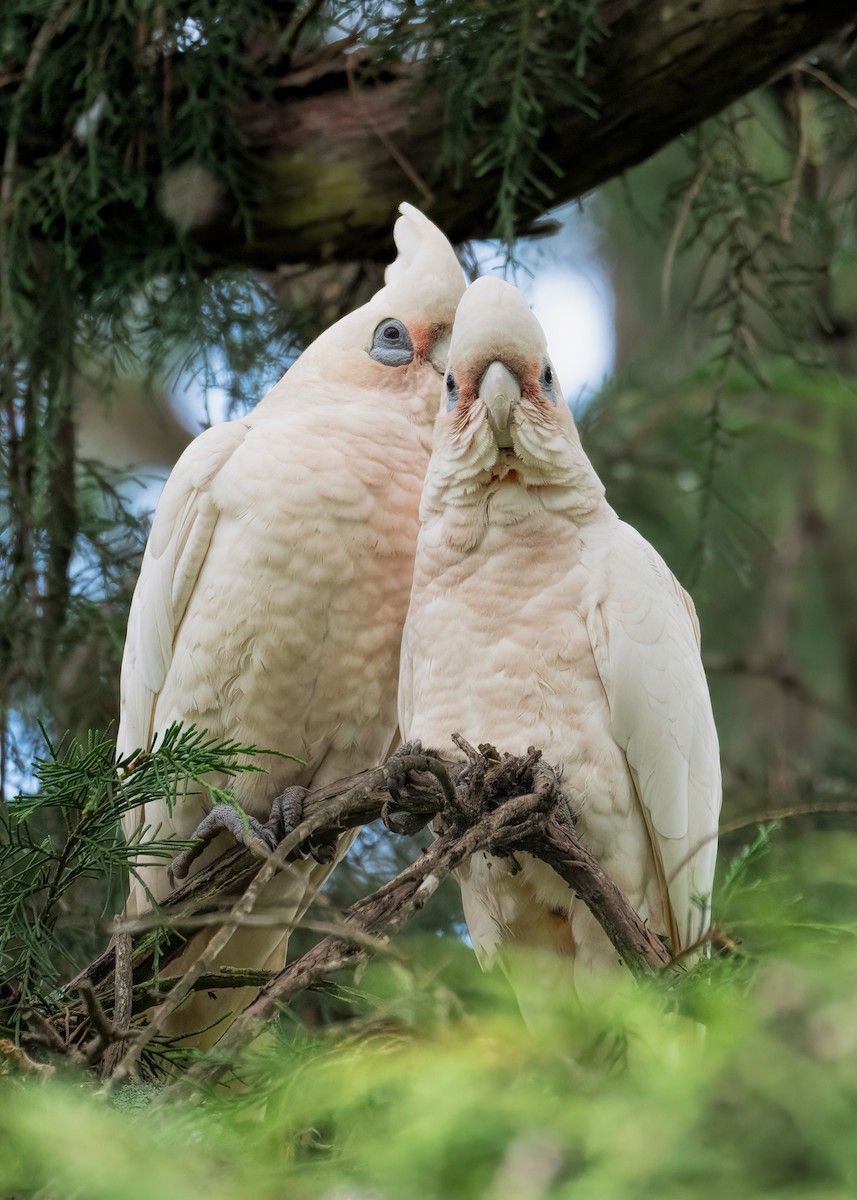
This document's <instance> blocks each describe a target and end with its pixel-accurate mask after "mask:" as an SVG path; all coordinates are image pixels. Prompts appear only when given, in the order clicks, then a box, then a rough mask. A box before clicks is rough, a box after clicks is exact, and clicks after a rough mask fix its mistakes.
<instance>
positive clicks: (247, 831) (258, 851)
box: [167, 787, 333, 888]
mask: <svg viewBox="0 0 857 1200" xmlns="http://www.w3.org/2000/svg"><path fill="white" fill-rule="evenodd" d="M305 795H306V788H302V787H290V788H286V790H285V791H284V792H283V793H282V794H281V795H279V796H277V798H276V799H275V800H274V803H273V804H272V805H271V815H270V816H269V817H268V820H267V821H265V822H262V821H259V820H257V819H256V817H251V816H250V814H249V813H245V812H244V810H243V809H241V808H237V807H236V806H235V805H233V804H228V803H225V802H224V803H222V804H215V806H214V808H212V810H211V812H210V813H208V815H207V816H205V817H203V819H202V820H201V821H200V823H199V824H198V825H197V827H196V829H195V830H194V831H193V834H192V835H191V836H192V838H193V840H194V841H195V842H196V845H194V846H189V847H188V849H187V850H182V851H180V852H179V853H178V854H177V855H176V857H175V858H174V859H173V861H172V862H171V863H170V865H169V867H168V868H167V875H168V877H169V880H170V887H172V888H175V887H176V886H177V884H178V883H179V882H181V880H183V879H185V878H187V873H188V871H189V870H190V868H191V866H192V864H193V863H194V862H195V861H196V859H198V858H199V856H200V854H202V852H203V850H204V849H205V847H206V846H207V845H208V843H209V842H211V841H213V840H214V838H216V837H217V836H218V834H220V833H231V834H232V836H233V838H234V839H235V841H236V842H238V843H239V845H242V846H246V847H247V849H248V850H249V851H250V852H251V853H252V854H255V855H256V856H257V857H259V858H266V857H267V856H268V855H269V854H271V853H273V851H274V850H276V848H277V846H278V845H279V844H280V842H281V841H282V840H283V838H284V837H285V836H286V834H288V833H291V831H292V830H293V829H296V828H297V827H298V825H299V823H300V820H301V814H302V810H303V798H304V796H305ZM309 853H312V847H310V849H309ZM313 857H315V856H314V855H313ZM332 857H333V855H332V854H331V858H332Z"/></svg>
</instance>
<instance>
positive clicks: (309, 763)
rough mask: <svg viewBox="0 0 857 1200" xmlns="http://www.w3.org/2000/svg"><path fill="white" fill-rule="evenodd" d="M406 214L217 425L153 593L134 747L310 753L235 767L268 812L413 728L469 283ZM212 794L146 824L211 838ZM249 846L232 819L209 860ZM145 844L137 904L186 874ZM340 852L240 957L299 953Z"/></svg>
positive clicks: (186, 1014)
mask: <svg viewBox="0 0 857 1200" xmlns="http://www.w3.org/2000/svg"><path fill="white" fill-rule="evenodd" d="M401 213H402V215H401V216H400V218H399V219H398V221H397V222H396V226H395V230H394V236H395V241H396V246H397V248H398V257H397V258H396V261H395V262H394V263H393V264H392V265H391V266H389V267H388V268H387V271H386V275H385V286H384V287H383V288H382V289H381V290H380V291H379V292H377V294H376V295H375V296H373V297H372V299H371V300H370V301H369V302H368V303H367V304H365V305H363V307H362V308H359V309H358V310H357V311H356V312H353V313H351V314H350V315H348V316H346V317H344V318H342V320H340V321H338V322H337V323H336V324H335V325H333V326H332V327H331V328H330V329H328V330H327V331H326V332H325V333H323V334H322V335H321V336H320V337H319V338H318V339H317V340H316V341H315V342H313V344H312V345H311V346H310V347H309V348H308V349H307V350H305V351H304V353H303V354H301V356H300V357H299V358H298V359H297V361H296V362H295V363H294V365H293V366H292V367H290V368H289V370H288V371H287V372H286V374H285V375H284V376H283V378H282V379H281V380H280V382H279V383H278V384H277V385H276V386H275V387H274V388H273V389H272V390H271V391H270V392H269V393H268V394H267V395H266V396H265V398H264V399H263V400H262V401H261V403H260V404H259V405H258V406H257V407H256V408H255V409H254V410H253V411H252V412H251V413H249V414H248V415H247V416H245V417H241V418H240V419H238V420H234V421H230V422H228V423H226V424H223V425H217V426H215V427H213V428H211V429H208V430H206V431H205V432H204V433H202V434H201V435H200V436H199V437H198V438H197V439H196V440H195V441H194V442H193V443H192V444H191V445H190V446H189V447H188V449H187V450H186V451H185V453H184V454H183V455H182V457H181V458H180V459H179V462H178V463H177V464H176V467H175V469H174V470H173V472H172V474H171V475H170V478H169V479H168V481H167V484H166V486H165V488H164V492H163V495H162V497H161V500H160V503H159V504H158V507H157V511H156V513H155V519H154V524H153V526H152V531H151V535H150V537H149V542H148V545H147V547H146V552H145V556H144V559H143V566H142V571H141V573H140V579H139V582H138V584H137V588H136V591H135V593H134V598H133V602H132V604H131V612H130V617H129V622H128V634H127V641H126V644H125V654H124V659H123V663H122V680H121V720H120V726H119V734H118V752H119V754H120V755H123V756H124V755H128V754H131V753H133V752H134V751H135V750H136V749H138V748H143V749H147V748H149V747H150V746H151V745H152V743H153V739H156V738H157V737H158V736H160V735H163V733H164V731H165V730H166V729H167V728H168V727H169V726H170V724H171V723H172V722H175V721H181V722H183V723H185V724H186V725H187V724H191V723H193V724H194V725H195V726H196V727H197V728H198V729H199V730H207V731H208V733H209V735H211V736H212V737H215V738H218V739H221V738H222V739H227V738H231V739H234V740H235V741H237V742H239V743H241V744H242V745H256V746H259V747H264V748H265V749H270V750H276V751H281V752H284V753H287V754H291V755H295V756H297V757H298V758H299V759H302V760H303V764H304V765H301V764H299V763H296V762H293V761H290V760H288V759H286V758H279V757H275V756H268V757H267V758H263V759H255V760H254V761H255V762H256V763H257V764H258V765H261V766H263V767H264V768H265V771H266V773H264V774H255V773H254V774H250V773H248V774H239V775H238V776H236V777H235V778H234V780H233V781H232V782H231V784H230V786H231V788H232V791H233V793H234V798H235V800H236V801H237V802H238V803H239V804H240V805H241V807H242V808H243V809H244V810H245V812H246V813H247V814H248V815H249V817H250V818H255V819H256V820H258V821H259V822H264V821H265V820H266V819H267V818H268V817H269V814H270V813H271V808H272V801H273V800H274V798H275V797H276V796H277V795H278V794H279V793H281V792H282V791H283V790H284V789H285V788H287V787H290V786H294V785H298V786H305V787H319V786H322V785H323V784H324V783H326V782H329V781H331V780H334V779H337V778H339V777H341V776H343V775H347V774H350V773H352V772H354V771H357V770H361V769H363V768H365V767H368V766H371V765H374V764H375V763H377V762H378V761H379V760H380V759H382V758H383V757H384V756H385V755H386V753H387V751H388V749H389V748H390V747H391V743H393V742H394V739H395V737H396V681H397V677H398V667H399V648H400V642H401V632H402V625H403V622H404V619H405V613H406V611H407V604H408V595H409V591H410V585H411V575H412V570H413V558H414V549H415V545H416V537H417V530H418V508H419V497H420V491H421V488H422V482H423V477H424V475H425V471H426V466H427V463H428V459H429V453H430V449H431V437H432V424H433V421H434V417H435V412H436V409H437V390H438V387H439V386H440V381H441V376H442V373H443V370H444V367H445V361H446V351H447V348H448V344H449V333H450V329H451V326H452V321H453V317H454V314H455V308H456V305H457V303H458V300H459V298H460V296H461V294H462V292H463V291H464V278H463V275H462V271H461V268H460V266H459V264H458V261H457V259H456V256H455V253H454V252H453V250H452V247H451V246H450V245H449V243H448V242H447V240H446V238H445V237H444V236H443V234H442V233H441V232H440V231H439V230H438V229H437V228H436V227H435V226H434V225H433V224H432V223H431V221H429V220H428V218H427V217H425V216H424V215H423V214H422V213H420V212H419V211H417V210H416V209H415V208H413V207H411V205H409V204H403V205H402V206H401ZM208 782H211V783H214V784H217V785H221V786H223V785H225V784H227V782H228V781H227V780H226V779H225V778H211V779H209V780H208ZM207 808H208V804H207V802H206V794H205V793H200V792H196V793H194V794H187V795H184V796H180V797H179V799H178V801H177V802H176V804H175V806H174V807H173V810H172V812H170V811H169V810H168V806H167V803H166V801H164V802H163V803H159V804H157V805H154V806H147V807H146V808H145V810H139V809H136V810H134V811H132V812H130V813H129V814H127V816H126V818H125V821H124V825H125V834H126V837H127V838H128V839H129V841H138V842H142V843H145V841H147V840H150V839H153V838H158V839H162V838H165V837H170V836H176V837H180V838H189V837H191V836H193V834H194V830H195V828H196V826H197V825H198V823H199V822H200V820H201V818H203V817H204V816H205V814H206V810H207ZM251 824H252V822H251ZM252 827H253V828H257V829H258V826H256V825H255V824H252ZM227 844H228V843H227V841H226V837H225V835H223V834H221V835H219V836H218V837H217V838H215V840H214V842H213V843H212V845H211V846H210V847H209V848H208V849H207V851H206V853H205V854H204V855H203V856H202V857H201V858H200V859H198V861H197V867H198V866H199V865H201V864H202V863H204V862H205V861H207V860H208V859H210V858H211V857H213V856H214V855H216V854H218V853H220V852H222V850H223V849H224V848H225V845H227ZM340 849H342V845H340ZM140 861H141V863H142V864H143V865H142V866H141V868H140V872H139V874H140V878H139V879H135V880H133V881H132V885H131V893H130V897H129V901H128V910H129V912H130V913H132V914H133V913H136V912H140V911H141V910H145V909H147V908H148V907H149V894H151V896H152V897H154V898H155V899H156V900H159V899H162V898H163V897H164V895H165V894H166V893H167V892H168V891H169V890H170V883H169V879H168V874H167V870H166V867H165V865H164V863H163V860H151V859H150V860H149V862H146V861H145V858H143V859H141V860H140ZM328 870H329V867H327V866H319V865H317V864H316V863H314V862H310V861H307V862H297V863H295V864H293V865H290V866H289V868H288V869H287V870H285V871H282V872H280V873H279V874H278V875H277V876H276V877H275V879H274V880H273V881H272V882H271V884H269V886H268V888H267V890H266V891H265V893H264V894H263V896H262V897H261V901H260V906H261V907H264V908H267V909H269V910H270V909H272V908H276V910H277V913H278V914H279V916H280V917H281V920H280V921H279V922H278V924H277V925H276V927H274V928H270V927H269V928H258V927H253V928H244V929H239V930H238V931H236V932H235V934H234V935H233V937H232V939H231V942H230V944H229V946H228V948H227V951H226V952H225V954H224V957H223V959H222V960H220V963H219V965H221V966H223V965H229V966H253V967H258V968H263V967H268V968H272V969H273V968H278V967H281V966H282V965H283V963H284V959H285V951H286V944H287V940H288V921H289V920H290V919H293V918H294V917H295V915H296V914H299V913H300V912H301V911H302V909H303V908H304V907H305V906H306V904H307V903H308V901H309V899H310V897H311V895H312V893H313V891H314V890H315V889H317V887H318V886H320V883H321V882H322V881H323V878H324V876H325V874H326V873H327V871H328ZM204 936H206V935H205V934H199V935H197V938H201V937H204ZM208 936H210V934H209V935H208ZM194 944H196V945H198V944H199V943H198V941H197V942H195V943H191V950H193V947H194ZM185 953H187V951H186V952H185ZM246 999H247V997H246V994H236V993H235V992H231V993H230V992H228V991H225V992H221V993H219V994H218V996H217V998H214V997H213V996H211V995H210V994H208V993H204V992H203V993H196V994H195V996H193V997H192V998H191V999H190V1000H189V1001H188V1003H187V1004H186V1005H185V1006H184V1007H183V1008H182V1009H181V1010H180V1011H179V1013H178V1019H177V1020H175V1021H174V1023H173V1025H172V1032H173V1033H177V1032H178V1033H188V1032H191V1031H195V1030H201V1029H205V1028H207V1027H210V1026H212V1023H213V1022H216V1021H218V1020H220V1018H221V1017H222V1014H223V1013H224V1012H226V1011H227V1010H231V1011H232V1012H233V1013H234V1012H237V1011H240V1008H241V1007H242V1005H243V1003H245V1002H246ZM225 1027H226V1021H221V1023H220V1024H218V1025H217V1026H216V1028H213V1029H210V1031H209V1033H208V1034H207V1035H205V1037H204V1038H202V1039H200V1038H196V1039H194V1044H197V1045H202V1044H205V1043H206V1042H210V1041H212V1040H214V1039H215V1038H216V1037H218V1036H220V1034H221V1033H222V1032H223V1030H224V1029H225Z"/></svg>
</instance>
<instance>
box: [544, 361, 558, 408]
mask: <svg viewBox="0 0 857 1200" xmlns="http://www.w3.org/2000/svg"><path fill="white" fill-rule="evenodd" d="M542 391H543V392H544V394H545V395H546V396H547V398H548V400H550V402H551V403H552V404H556V394H555V393H554V390H553V371H552V370H551V365H550V363H545V365H544V366H543V367H542Z"/></svg>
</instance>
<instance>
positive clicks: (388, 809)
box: [381, 740, 431, 837]
mask: <svg viewBox="0 0 857 1200" xmlns="http://www.w3.org/2000/svg"><path fill="white" fill-rule="evenodd" d="M424 753H425V751H424V750H423V744H422V742H421V741H419V740H415V741H413V742H403V743H402V745H401V746H400V747H399V748H398V750H396V751H395V753H394V754H392V755H391V756H390V758H389V759H388V761H387V762H386V763H385V765H384V775H385V782H386V784H387V791H388V792H389V793H390V797H391V799H390V800H388V801H387V802H386V803H385V804H384V806H383V808H382V809H381V820H382V821H383V822H384V825H385V827H386V828H387V829H389V831H390V832H391V833H397V834H400V835H401V836H402V837H409V836H411V835H412V834H415V833H418V832H419V830H420V829H424V828H425V827H426V825H428V823H429V821H430V820H431V816H430V815H427V814H423V813H412V812H408V811H407V810H401V809H400V808H398V807H397V806H399V805H400V804H401V800H402V793H401V791H400V788H399V785H400V784H403V783H405V781H406V778H407V774H408V768H407V765H406V760H407V759H409V758H413V757H414V756H415V755H421V754H424ZM394 813H395V815H394Z"/></svg>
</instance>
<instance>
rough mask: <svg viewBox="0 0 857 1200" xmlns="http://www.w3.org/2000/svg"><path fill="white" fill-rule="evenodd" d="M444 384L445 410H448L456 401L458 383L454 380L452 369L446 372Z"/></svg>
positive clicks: (453, 406)
mask: <svg viewBox="0 0 857 1200" xmlns="http://www.w3.org/2000/svg"><path fill="white" fill-rule="evenodd" d="M444 386H445V388H446V410H447V412H449V410H450V409H451V408H455V406H456V404H457V403H458V384H457V383H456V382H455V376H454V375H453V373H452V371H450V372H449V373H448V374H447V377H446V380H445V382H444Z"/></svg>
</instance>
